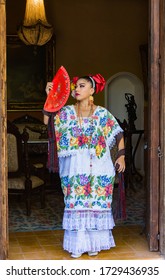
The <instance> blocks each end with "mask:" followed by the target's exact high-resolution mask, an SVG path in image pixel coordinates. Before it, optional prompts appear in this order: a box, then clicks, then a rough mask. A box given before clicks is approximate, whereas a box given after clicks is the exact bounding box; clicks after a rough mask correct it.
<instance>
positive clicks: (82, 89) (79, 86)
mask: <svg viewBox="0 0 165 280" xmlns="http://www.w3.org/2000/svg"><path fill="white" fill-rule="evenodd" d="M93 93H94V89H93V88H92V85H91V83H90V82H89V81H87V80H86V79H79V80H78V81H77V83H76V89H75V98H76V99H77V100H78V101H82V100H85V99H88V98H89V96H90V95H92V94H93Z"/></svg>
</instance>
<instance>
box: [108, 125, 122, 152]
mask: <svg viewBox="0 0 165 280" xmlns="http://www.w3.org/2000/svg"><path fill="white" fill-rule="evenodd" d="M121 132H123V129H121V128H117V129H116V130H115V131H114V132H113V138H111V139H110V140H109V141H108V146H109V148H110V149H112V148H113V146H114V145H115V144H116V136H117V135H118V134H119V133H121Z"/></svg>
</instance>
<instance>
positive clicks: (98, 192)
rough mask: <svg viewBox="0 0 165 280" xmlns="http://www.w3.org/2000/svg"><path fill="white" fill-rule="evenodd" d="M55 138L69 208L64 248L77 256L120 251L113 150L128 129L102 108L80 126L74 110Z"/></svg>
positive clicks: (67, 111) (58, 120)
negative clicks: (117, 247) (116, 237)
mask: <svg viewBox="0 0 165 280" xmlns="http://www.w3.org/2000/svg"><path fill="white" fill-rule="evenodd" d="M55 132H56V139H57V152H58V158H59V174H60V178H61V186H62V190H63V194H64V202H65V209H64V216H63V229H65V233H64V241H63V248H64V250H67V251H68V252H70V253H74V254H80V253H84V252H89V251H101V250H107V249H110V248H111V247H114V246H115V242H114V238H113V235H112V232H111V230H112V229H113V227H114V220H113V215H112V208H111V204H112V196H113V185H114V177H115V169H114V166H113V163H112V160H111V156H110V150H109V149H110V148H111V147H112V146H113V145H114V144H115V141H116V139H115V136H116V135H117V134H118V133H120V132H122V129H121V127H120V126H119V124H118V122H117V121H116V119H115V118H114V117H113V115H112V114H111V113H110V112H109V111H108V110H107V109H105V108H103V107H101V106H97V108H96V110H95V111H94V113H93V115H92V116H91V117H84V118H82V119H81V120H79V119H78V118H77V115H76V111H75V108H74V106H73V105H70V106H65V107H63V108H62V109H61V110H60V111H59V112H58V113H57V115H56V116H55Z"/></svg>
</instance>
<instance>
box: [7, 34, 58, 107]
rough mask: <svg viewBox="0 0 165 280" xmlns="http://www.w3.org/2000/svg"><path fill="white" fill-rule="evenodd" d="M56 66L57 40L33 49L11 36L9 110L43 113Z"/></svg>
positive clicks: (9, 52) (8, 57)
mask: <svg viewBox="0 0 165 280" xmlns="http://www.w3.org/2000/svg"><path fill="white" fill-rule="evenodd" d="M55 63H56V61H55V38H54V37H53V38H52V39H51V40H50V41H49V42H48V43H47V44H45V45H43V46H29V45H25V44H24V43H23V42H22V41H21V40H20V39H19V37H18V36H17V35H7V73H6V74H7V110H8V111H40V110H42V109H43V105H44V102H45V100H46V92H45V87H46V83H47V82H48V81H51V80H52V79H53V76H54V74H55V71H56V65H55Z"/></svg>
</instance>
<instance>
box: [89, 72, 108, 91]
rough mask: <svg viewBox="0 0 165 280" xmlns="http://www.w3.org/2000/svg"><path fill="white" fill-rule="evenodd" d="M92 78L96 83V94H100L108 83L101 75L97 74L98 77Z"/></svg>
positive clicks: (93, 76)
mask: <svg viewBox="0 0 165 280" xmlns="http://www.w3.org/2000/svg"><path fill="white" fill-rule="evenodd" d="M91 77H92V78H93V79H94V81H95V82H96V89H95V92H96V93H98V92H99V91H102V90H103V89H104V87H105V83H106V81H105V79H104V78H103V76H101V75H100V74H96V75H92V76H91Z"/></svg>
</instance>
